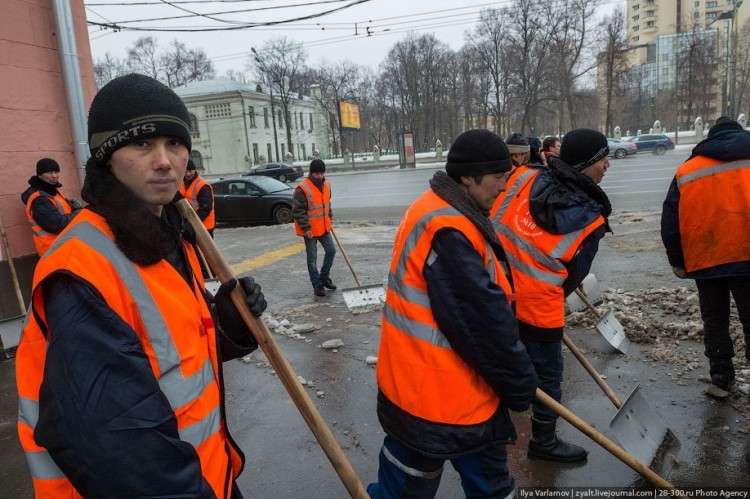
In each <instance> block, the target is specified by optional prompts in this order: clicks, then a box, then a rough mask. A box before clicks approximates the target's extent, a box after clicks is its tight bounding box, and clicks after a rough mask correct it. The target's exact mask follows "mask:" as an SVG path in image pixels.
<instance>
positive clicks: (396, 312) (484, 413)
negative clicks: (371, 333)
mask: <svg viewBox="0 0 750 499" xmlns="http://www.w3.org/2000/svg"><path fill="white" fill-rule="evenodd" d="M446 227H450V228H454V229H456V230H459V231H461V233H462V234H463V235H464V236H465V237H466V238H467V239H468V240H469V241H470V242H471V244H472V245H473V246H474V249H475V250H476V252H477V253H479V254H480V255H481V256H482V259H483V260H484V264H485V268H486V269H487V272H489V274H490V276H491V278H492V280H493V281H495V282H496V283H497V284H498V286H500V287H501V288H502V289H503V291H505V294H506V295H507V296H508V297H510V296H511V288H510V284H509V283H508V280H507V279H506V277H505V274H504V273H503V271H502V268H501V267H500V264H499V263H498V261H497V258H496V257H495V255H494V254H493V252H492V248H491V247H490V245H489V243H487V241H485V239H484V237H482V234H481V232H479V229H477V228H476V226H475V225H474V224H472V223H471V221H469V219H468V218H466V216H464V215H463V214H461V213H460V212H459V211H458V210H456V209H455V208H454V207H453V206H451V205H450V204H448V203H447V202H446V201H444V200H443V199H441V198H440V197H439V196H438V195H437V194H435V193H434V192H433V191H431V190H430V191H427V192H426V193H424V194H422V195H421V196H420V197H419V198H418V199H417V200H416V201H415V202H414V204H412V205H411V207H410V208H409V209H408V210H407V212H406V214H405V215H404V219H403V220H402V222H401V226H400V227H399V229H398V233H397V235H396V241H395V244H394V248H393V259H392V260H391V268H390V272H389V274H388V291H387V293H386V300H385V307H384V309H383V319H382V326H381V336H380V348H379V351H378V366H377V379H378V387H379V388H380V390H381V392H382V393H383V394H384V395H385V396H386V397H387V398H388V400H390V401H391V402H393V403H394V404H395V405H396V406H398V407H399V408H401V409H402V410H404V411H406V412H408V413H409V414H411V415H413V416H415V417H418V418H422V419H425V420H427V421H431V422H436V423H445V424H452V425H474V424H479V423H483V422H485V421H488V420H489V419H490V418H491V417H492V416H493V415H494V414H495V412H496V411H497V409H498V406H499V404H500V398H499V397H498V396H497V394H496V393H495V392H494V391H493V390H492V388H491V387H490V386H489V385H488V384H487V383H485V382H484V380H483V379H482V378H481V377H480V376H478V375H477V373H476V372H475V371H474V370H473V369H472V368H471V367H469V366H468V365H467V364H466V363H465V362H464V361H463V360H462V359H461V357H459V355H458V354H457V353H456V352H454V351H453V349H452V348H451V346H450V344H449V343H448V340H447V339H446V338H445V336H444V335H443V333H442V332H441V331H440V329H439V328H438V325H437V323H436V322H435V318H434V316H433V313H432V309H431V308H430V300H429V297H428V295H427V284H426V282H425V279H424V276H423V275H422V271H423V268H424V264H425V262H426V260H427V258H428V255H429V253H430V251H431V247H432V239H433V237H435V234H436V233H437V232H438V231H439V230H441V229H444V228H446Z"/></svg>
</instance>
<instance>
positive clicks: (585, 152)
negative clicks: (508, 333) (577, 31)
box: [490, 128, 612, 462]
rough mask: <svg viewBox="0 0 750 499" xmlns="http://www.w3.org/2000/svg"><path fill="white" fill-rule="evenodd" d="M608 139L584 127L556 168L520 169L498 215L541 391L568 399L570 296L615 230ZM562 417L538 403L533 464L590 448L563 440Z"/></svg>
mask: <svg viewBox="0 0 750 499" xmlns="http://www.w3.org/2000/svg"><path fill="white" fill-rule="evenodd" d="M608 153H609V147H608V145H607V138H606V137H605V136H604V135H603V134H601V133H600V132H598V131H596V130H590V129H586V128H579V129H576V130H572V131H570V132H569V133H567V134H566V135H565V137H563V141H562V147H561V150H560V157H559V158H555V157H554V156H552V157H550V158H549V162H550V163H549V166H548V167H547V166H545V165H542V164H538V163H536V164H533V165H527V166H521V167H519V168H517V169H516V170H515V171H514V172H513V174H512V175H511V176H510V178H509V179H508V188H507V190H506V191H505V192H503V193H502V194H501V195H500V196H498V198H497V200H496V201H495V203H494V206H493V207H492V210H491V212H490V218H491V219H492V224H493V226H494V227H495V230H496V231H497V234H498V237H499V238H500V241H501V242H502V244H503V247H504V248H505V250H506V252H507V254H508V260H509V261H510V265H511V269H512V275H513V286H514V290H515V296H516V317H517V318H518V327H519V331H520V334H521V339H522V340H523V342H524V344H525V345H526V349H527V350H528V352H529V355H530V356H531V360H532V362H533V363H534V367H535V368H536V373H537V375H539V388H540V389H541V390H542V391H544V392H545V393H547V394H548V395H550V396H551V397H552V398H554V399H555V400H557V401H558V402H559V401H560V400H561V398H562V386H561V383H562V376H563V357H562V337H563V333H564V326H565V302H564V300H565V297H566V296H567V295H569V294H570V293H572V292H573V291H574V290H575V289H576V288H577V287H578V286H579V285H580V284H581V282H582V281H583V279H584V277H586V275H587V274H588V272H589V270H590V268H591V263H592V261H593V259H594V256H595V255H596V252H597V251H598V249H599V240H600V239H601V238H602V237H604V234H605V232H606V231H607V230H609V226H608V224H607V217H608V216H609V214H610V212H611V211H612V208H611V206H610V203H609V199H608V198H607V195H606V194H605V193H604V191H602V189H601V188H600V187H599V185H598V184H599V183H600V182H601V181H602V178H603V177H604V173H605V172H606V171H607V168H609V160H608V159H607V154H608ZM556 422H557V414H556V413H555V412H554V411H553V410H552V409H550V408H548V407H546V406H545V405H543V404H542V403H540V402H539V401H537V400H535V401H534V404H533V405H532V418H531V431H532V435H531V439H530V440H529V448H528V452H527V456H528V457H529V458H530V459H542V460H547V461H560V462H576V461H583V460H585V459H586V457H587V455H588V453H587V451H586V450H585V449H583V448H581V447H579V446H577V445H573V444H570V443H568V442H565V441H563V440H562V439H560V438H558V437H557V435H556Z"/></svg>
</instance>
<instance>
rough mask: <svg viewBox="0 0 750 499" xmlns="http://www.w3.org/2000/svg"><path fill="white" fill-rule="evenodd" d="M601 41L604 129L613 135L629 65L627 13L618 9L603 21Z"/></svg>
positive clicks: (600, 68)
mask: <svg viewBox="0 0 750 499" xmlns="http://www.w3.org/2000/svg"><path fill="white" fill-rule="evenodd" d="M600 26H601V37H602V39H601V41H600V44H601V45H603V46H604V50H603V51H602V52H601V53H600V54H599V57H598V62H599V81H600V82H601V83H602V84H603V85H604V88H603V91H602V92H601V93H602V95H604V130H605V133H606V134H607V135H608V136H610V137H611V136H612V133H613V129H614V125H613V114H614V102H615V94H617V93H618V92H619V91H620V87H619V83H620V74H621V73H622V71H623V70H624V69H625V67H626V66H627V63H628V60H627V57H628V56H627V45H628V41H627V31H626V30H627V23H626V22H625V13H624V12H623V11H622V10H620V9H617V10H615V11H614V12H613V13H612V15H611V16H605V17H604V19H602V22H601V25H600Z"/></svg>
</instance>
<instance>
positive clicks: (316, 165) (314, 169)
mask: <svg viewBox="0 0 750 499" xmlns="http://www.w3.org/2000/svg"><path fill="white" fill-rule="evenodd" d="M325 172H326V164H325V163H324V162H323V160H322V159H314V160H312V161H311V162H310V173H325Z"/></svg>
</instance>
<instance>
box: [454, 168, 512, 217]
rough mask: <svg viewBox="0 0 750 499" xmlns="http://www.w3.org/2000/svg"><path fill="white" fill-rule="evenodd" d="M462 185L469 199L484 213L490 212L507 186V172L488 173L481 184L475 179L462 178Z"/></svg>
mask: <svg viewBox="0 0 750 499" xmlns="http://www.w3.org/2000/svg"><path fill="white" fill-rule="evenodd" d="M461 184H462V186H463V187H464V189H465V190H466V193H467V194H468V195H469V197H470V198H471V199H472V200H473V201H474V202H475V203H476V204H477V206H478V207H479V208H480V209H482V210H484V211H490V209H491V208H492V205H493V204H494V203H495V199H497V197H498V196H499V195H500V193H501V192H503V191H504V190H505V188H506V186H507V184H506V183H505V172H500V173H488V174H487V175H484V176H483V177H482V180H481V182H479V183H477V182H476V180H474V177H461Z"/></svg>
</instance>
